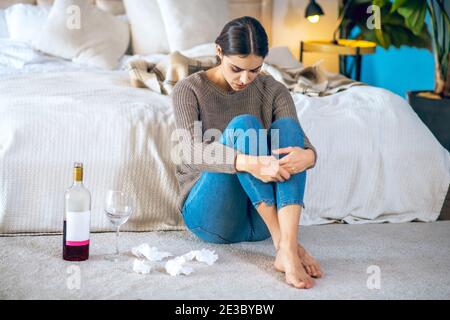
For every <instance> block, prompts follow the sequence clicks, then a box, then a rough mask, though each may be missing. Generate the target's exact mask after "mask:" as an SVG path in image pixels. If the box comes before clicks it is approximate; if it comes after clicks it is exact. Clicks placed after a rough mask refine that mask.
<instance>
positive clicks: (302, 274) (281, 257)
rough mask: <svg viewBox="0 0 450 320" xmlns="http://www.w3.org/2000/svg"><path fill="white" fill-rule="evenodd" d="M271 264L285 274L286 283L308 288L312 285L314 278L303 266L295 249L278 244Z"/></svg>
mask: <svg viewBox="0 0 450 320" xmlns="http://www.w3.org/2000/svg"><path fill="white" fill-rule="evenodd" d="M273 265H274V267H275V269H276V270H278V271H280V272H284V273H285V274H286V282H287V284H289V285H291V286H293V287H295V288H299V289H309V288H312V287H313V286H314V280H313V279H312V278H311V277H310V276H309V275H308V274H307V273H306V271H305V268H303V266H302V262H301V261H300V257H299V255H298V252H296V249H288V248H285V247H282V246H280V249H279V250H278V251H277V256H276V258H275V262H274V264H273Z"/></svg>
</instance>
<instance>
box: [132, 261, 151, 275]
mask: <svg viewBox="0 0 450 320" xmlns="http://www.w3.org/2000/svg"><path fill="white" fill-rule="evenodd" d="M151 270H152V267H151V266H149V265H148V264H146V263H145V261H142V260H139V259H134V262H133V271H134V272H136V273H140V274H147V273H150V271H151Z"/></svg>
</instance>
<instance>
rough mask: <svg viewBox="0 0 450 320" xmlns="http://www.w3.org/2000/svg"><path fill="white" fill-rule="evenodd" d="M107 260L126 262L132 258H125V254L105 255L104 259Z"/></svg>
mask: <svg viewBox="0 0 450 320" xmlns="http://www.w3.org/2000/svg"><path fill="white" fill-rule="evenodd" d="M104 259H105V260H108V261H111V262H124V261H129V260H130V257H129V256H125V255H123V254H118V255H117V254H115V253H114V254H108V255H105V257H104Z"/></svg>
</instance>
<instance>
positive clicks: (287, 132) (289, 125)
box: [269, 118, 305, 149]
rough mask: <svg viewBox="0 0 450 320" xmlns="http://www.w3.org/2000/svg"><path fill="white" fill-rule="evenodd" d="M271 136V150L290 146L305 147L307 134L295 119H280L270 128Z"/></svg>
mask: <svg viewBox="0 0 450 320" xmlns="http://www.w3.org/2000/svg"><path fill="white" fill-rule="evenodd" d="M274 130H277V131H274ZM269 136H270V139H269V141H270V145H271V149H278V148H284V147H288V146H299V147H302V148H303V147H304V137H305V134H304V133H303V130H302V128H301V126H300V124H299V123H298V121H296V120H295V119H293V118H280V119H277V120H276V121H274V122H273V123H272V124H271V126H270V130H269Z"/></svg>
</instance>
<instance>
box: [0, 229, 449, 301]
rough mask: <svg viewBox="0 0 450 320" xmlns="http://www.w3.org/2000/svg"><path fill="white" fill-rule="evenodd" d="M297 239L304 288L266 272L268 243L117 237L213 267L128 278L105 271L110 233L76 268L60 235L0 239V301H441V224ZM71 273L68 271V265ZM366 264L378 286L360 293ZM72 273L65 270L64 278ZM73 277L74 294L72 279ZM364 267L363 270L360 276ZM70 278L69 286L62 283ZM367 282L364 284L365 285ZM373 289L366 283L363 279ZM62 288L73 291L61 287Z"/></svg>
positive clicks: (160, 235)
mask: <svg viewBox="0 0 450 320" xmlns="http://www.w3.org/2000/svg"><path fill="white" fill-rule="evenodd" d="M300 239H301V241H302V242H303V243H304V245H305V247H306V248H307V249H309V250H310V251H311V252H312V253H313V254H314V255H315V256H316V257H317V258H318V260H319V261H320V262H321V263H322V266H323V269H324V271H325V276H324V277H323V278H322V279H319V280H317V281H316V286H315V287H314V288H313V289H310V290H298V289H295V288H292V287H289V286H288V285H286V284H285V283H284V281H283V275H282V274H280V273H278V272H276V271H274V269H273V268H272V261H273V254H274V249H273V247H272V244H271V241H270V240H266V241H262V242H256V243H239V244H233V245H215V244H209V243H204V242H202V241H201V240H199V239H197V238H196V237H195V236H193V235H191V234H190V233H189V232H187V231H170V232H150V233H123V234H122V237H121V247H122V249H123V250H130V248H131V247H133V246H136V245H139V244H141V243H144V242H147V243H148V244H150V245H151V246H156V247H158V248H159V249H160V250H164V251H170V252H172V253H174V254H176V255H181V254H184V253H186V252H188V251H190V250H197V249H201V248H207V249H212V250H215V251H216V253H217V254H218V255H219V259H218V261H217V262H216V263H215V264H214V265H213V266H207V265H205V264H201V263H199V262H194V263H190V264H189V265H190V266H192V267H193V268H194V273H192V274H190V275H188V276H178V277H172V276H170V275H168V274H167V273H166V272H165V270H164V263H163V262H155V263H152V266H153V270H152V272H151V273H150V274H147V275H140V274H136V273H134V272H133V271H132V258H130V261H128V262H125V263H119V264H114V263H111V262H108V261H104V260H103V255H104V254H107V253H110V252H113V250H114V249H113V248H114V234H113V233H97V234H92V237H91V241H92V245H91V256H90V259H89V260H88V261H86V262H79V263H71V262H66V261H63V260H62V259H61V236H60V235H56V236H20V237H2V238H0V246H1V248H2V249H1V250H0V298H1V299H448V298H450V273H449V270H450V221H440V222H435V223H404V224H366V225H341V224H339V225H338V224H334V225H325V226H308V227H301V229H300ZM74 265H75V266H79V269H77V267H75V269H74V268H71V266H74ZM370 266H375V269H376V268H378V267H379V270H380V289H369V288H368V287H367V282H368V278H369V277H372V278H371V279H374V278H373V274H368V273H367V270H368V268H369V267H370ZM74 270H75V271H74ZM76 270H79V271H80V280H81V281H80V288H79V289H77V288H76V287H77V285H76V282H73V281H72V280H73V278H71V277H73V276H74V273H73V272H76ZM370 270H371V269H369V271H370ZM71 281H72V282H71ZM369 282H370V281H369ZM370 283H376V282H370ZM69 287H72V288H73V289H69Z"/></svg>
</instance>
